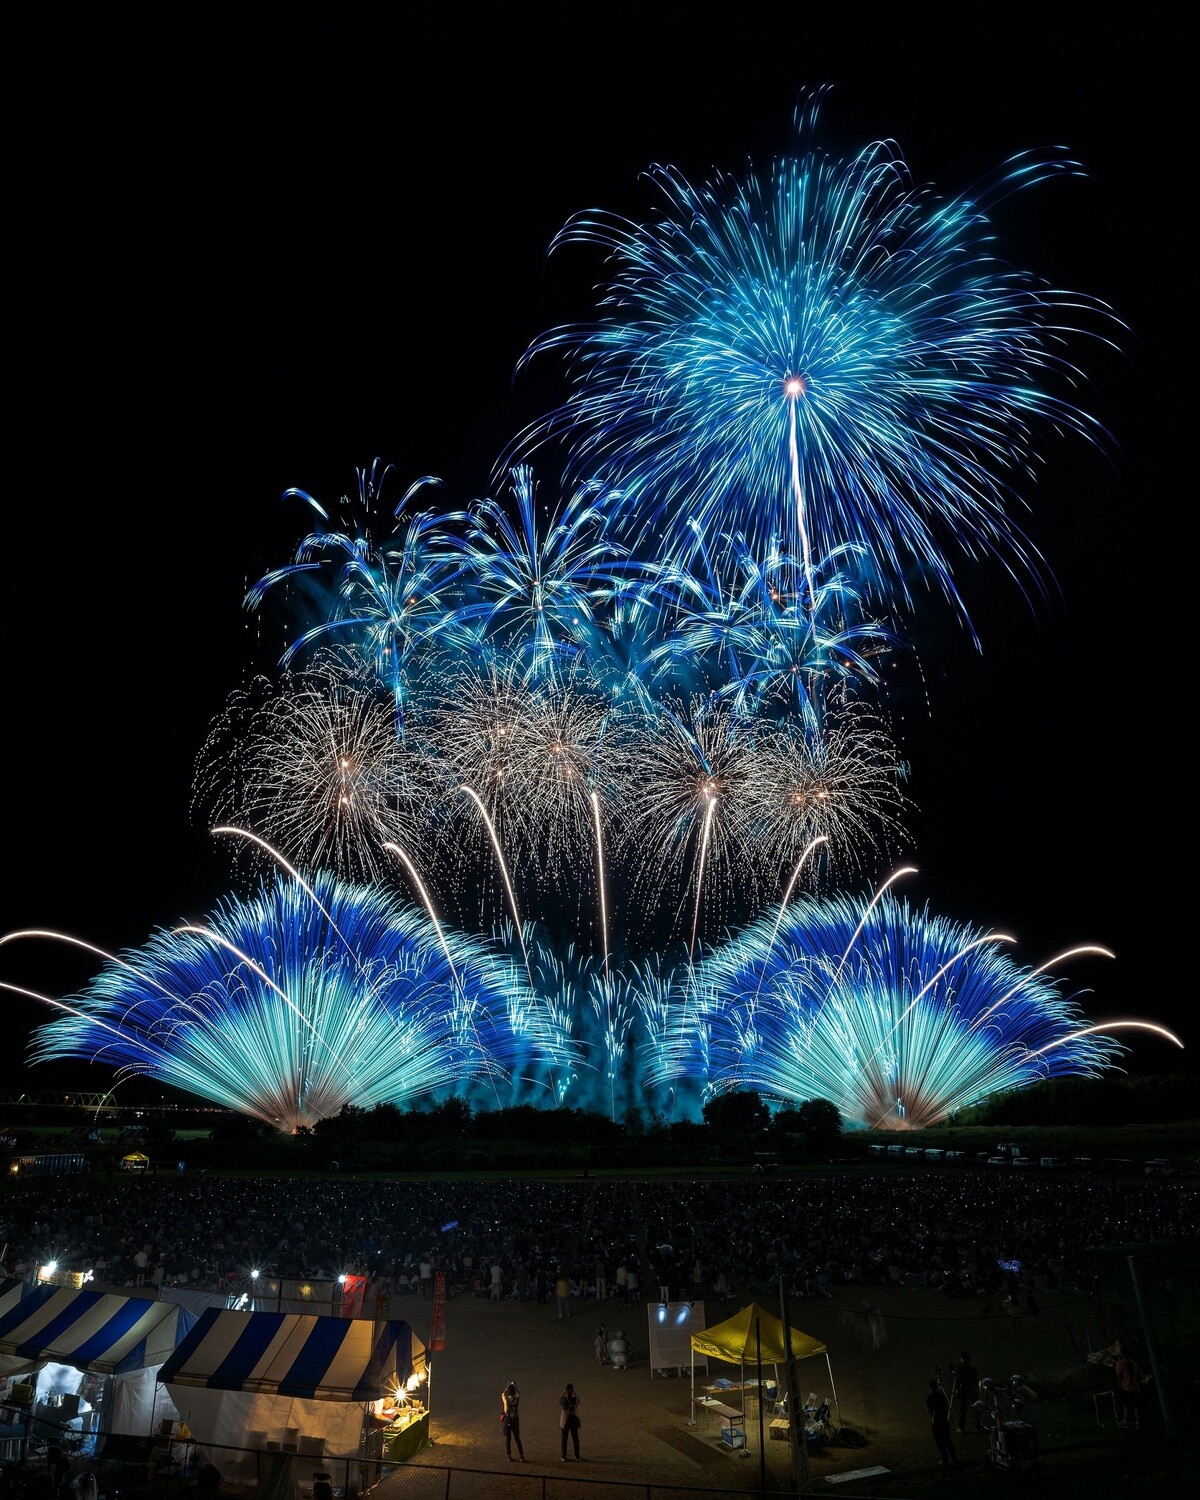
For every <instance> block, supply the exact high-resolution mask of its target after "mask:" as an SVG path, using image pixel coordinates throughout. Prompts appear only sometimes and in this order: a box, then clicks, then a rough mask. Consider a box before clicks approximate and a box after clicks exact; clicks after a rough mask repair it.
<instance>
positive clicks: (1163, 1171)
mask: <svg viewBox="0 0 1200 1500" xmlns="http://www.w3.org/2000/svg"><path fill="white" fill-rule="evenodd" d="M1174 1175H1175V1168H1174V1167H1173V1166H1172V1165H1171V1163H1170V1162H1169V1161H1168V1160H1167V1158H1166V1157H1165V1156H1152V1157H1151V1158H1150V1160H1149V1161H1148V1162H1147V1163H1146V1176H1147V1177H1173V1176H1174Z"/></svg>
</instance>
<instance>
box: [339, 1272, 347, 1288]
mask: <svg viewBox="0 0 1200 1500" xmlns="http://www.w3.org/2000/svg"><path fill="white" fill-rule="evenodd" d="M338 1285H339V1286H345V1285H346V1273H345V1271H343V1272H342V1274H341V1275H340V1276H339V1277H338Z"/></svg>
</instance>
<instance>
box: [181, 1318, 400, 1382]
mask: <svg viewBox="0 0 1200 1500" xmlns="http://www.w3.org/2000/svg"><path fill="white" fill-rule="evenodd" d="M424 1371H425V1345H424V1344H423V1343H422V1342H421V1341H420V1339H419V1338H417V1336H416V1334H414V1333H413V1331H412V1329H411V1328H410V1327H409V1325H408V1324H407V1323H402V1322H399V1321H389V1322H378V1323H376V1322H372V1321H371V1320H370V1319H367V1318H334V1317H329V1316H326V1315H321V1314H316V1313H273V1312H238V1311H233V1310H227V1309H224V1308H216V1307H212V1308H209V1309H208V1311H207V1312H203V1313H201V1314H200V1316H199V1318H197V1320H196V1324H195V1326H194V1327H193V1328H192V1330H191V1332H190V1333H189V1334H187V1336H186V1337H185V1338H183V1339H182V1340H181V1341H180V1344H179V1347H178V1348H177V1349H176V1350H175V1352H174V1354H172V1355H171V1357H170V1358H169V1359H168V1360H167V1361H166V1363H165V1364H164V1365H163V1367H162V1369H161V1370H160V1371H159V1372H158V1379H159V1381H160V1382H161V1383H162V1384H163V1385H168V1386H203V1387H205V1388H207V1389H209V1390H217V1391H249V1392H251V1393H253V1394H256V1395H272V1396H292V1397H299V1398H301V1399H307V1400H315V1401H364V1402H365V1401H381V1400H383V1398H384V1397H385V1396H389V1395H391V1394H392V1393H393V1392H394V1391H395V1390H396V1388H397V1386H402V1385H404V1384H405V1383H406V1382H407V1381H408V1380H409V1379H410V1378H411V1377H412V1376H414V1375H418V1376H419V1375H421V1374H423V1373H424Z"/></svg>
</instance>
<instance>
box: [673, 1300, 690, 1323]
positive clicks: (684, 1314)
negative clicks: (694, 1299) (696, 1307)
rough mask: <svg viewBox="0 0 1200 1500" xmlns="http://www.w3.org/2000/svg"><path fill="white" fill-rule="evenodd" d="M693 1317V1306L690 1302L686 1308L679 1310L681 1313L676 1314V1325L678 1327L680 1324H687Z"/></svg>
mask: <svg viewBox="0 0 1200 1500" xmlns="http://www.w3.org/2000/svg"><path fill="white" fill-rule="evenodd" d="M691 1315H692V1304H691V1303H690V1302H689V1303H688V1305H687V1306H686V1307H681V1308H680V1309H679V1311H678V1312H677V1313H676V1314H675V1322H676V1325H678V1324H680V1323H686V1322H687V1320H688V1319H689V1318H690V1317H691Z"/></svg>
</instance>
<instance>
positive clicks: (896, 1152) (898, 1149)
mask: <svg viewBox="0 0 1200 1500" xmlns="http://www.w3.org/2000/svg"><path fill="white" fill-rule="evenodd" d="M887 1154H888V1155H889V1156H903V1155H904V1147H903V1146H889V1147H888V1148H887Z"/></svg>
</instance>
